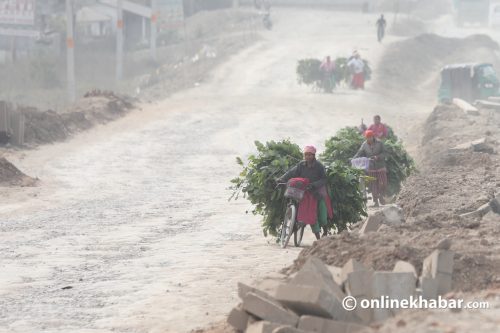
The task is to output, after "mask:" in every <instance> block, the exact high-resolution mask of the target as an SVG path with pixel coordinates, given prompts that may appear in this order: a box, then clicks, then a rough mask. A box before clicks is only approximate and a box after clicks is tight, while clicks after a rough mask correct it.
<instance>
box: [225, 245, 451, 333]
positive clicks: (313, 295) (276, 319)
mask: <svg viewBox="0 0 500 333" xmlns="http://www.w3.org/2000/svg"><path fill="white" fill-rule="evenodd" d="M449 245H450V242H444V243H443V244H441V246H440V248H438V249H436V250H435V251H434V252H433V253H432V254H431V255H429V256H428V257H427V258H426V259H425V260H424V263H423V268H422V275H421V276H420V277H418V276H417V273H416V270H415V267H413V265H411V264H410V263H408V262H404V261H399V262H397V263H396V265H395V267H394V269H393V271H373V270H372V269H371V268H369V267H366V266H365V265H363V264H362V263H360V262H358V261H356V260H354V259H351V260H349V261H348V262H347V263H346V264H345V265H344V266H343V267H335V266H328V265H325V264H324V263H323V262H322V261H321V260H320V259H318V258H315V257H310V258H309V259H308V260H307V261H306V263H305V264H304V265H303V266H302V268H301V269H300V270H299V271H298V272H297V273H295V274H294V275H292V276H290V277H289V279H288V280H286V281H277V280H273V281H267V282H266V284H265V285H263V284H261V285H257V286H248V285H246V284H243V283H239V284H238V295H239V297H240V298H241V303H240V304H239V305H238V306H237V307H235V308H233V309H232V310H231V312H230V314H229V316H228V319H227V321H228V323H229V324H230V325H231V326H232V327H234V329H236V330H237V331H239V332H246V333H284V332H290V333H303V332H317V333H327V332H328V333H351V332H357V331H360V330H362V329H367V330H368V331H369V330H370V328H369V325H370V324H372V323H376V322H381V321H383V320H385V319H387V318H390V317H392V316H394V315H395V314H396V312H397V311H399V310H397V309H389V308H382V309H380V308H379V309H375V308H363V307H360V306H358V307H356V308H355V309H349V310H350V311H348V310H347V309H346V308H345V307H344V305H345V303H343V302H345V299H346V297H349V298H350V299H351V300H356V302H357V304H358V305H359V304H360V303H361V301H363V300H375V299H380V298H382V297H385V298H389V299H391V300H396V299H397V300H409V299H410V298H411V297H414V298H416V297H418V296H422V298H423V299H427V300H431V299H436V298H437V297H438V295H443V294H446V293H448V292H449V291H451V282H452V273H453V256H454V254H453V252H452V251H450V250H449Z"/></svg>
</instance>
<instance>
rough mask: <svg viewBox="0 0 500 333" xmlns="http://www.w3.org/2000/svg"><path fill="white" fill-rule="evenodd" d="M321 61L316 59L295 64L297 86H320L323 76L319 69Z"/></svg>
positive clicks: (303, 60)
mask: <svg viewBox="0 0 500 333" xmlns="http://www.w3.org/2000/svg"><path fill="white" fill-rule="evenodd" d="M320 66H321V60H318V59H302V60H299V62H298V64H297V79H298V82H299V84H305V85H313V84H315V85H318V86H319V85H320V84H321V80H322V79H323V75H322V74H321V70H320V68H319V67H320Z"/></svg>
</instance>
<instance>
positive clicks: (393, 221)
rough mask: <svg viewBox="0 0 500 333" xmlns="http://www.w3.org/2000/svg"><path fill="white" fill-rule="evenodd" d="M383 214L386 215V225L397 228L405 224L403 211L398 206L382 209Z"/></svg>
mask: <svg viewBox="0 0 500 333" xmlns="http://www.w3.org/2000/svg"><path fill="white" fill-rule="evenodd" d="M382 214H384V220H383V221H382V223H384V224H388V225H390V226H396V225H401V224H402V223H404V222H405V218H404V214H403V210H402V209H401V207H399V206H398V205H389V206H385V207H384V208H383V209H382Z"/></svg>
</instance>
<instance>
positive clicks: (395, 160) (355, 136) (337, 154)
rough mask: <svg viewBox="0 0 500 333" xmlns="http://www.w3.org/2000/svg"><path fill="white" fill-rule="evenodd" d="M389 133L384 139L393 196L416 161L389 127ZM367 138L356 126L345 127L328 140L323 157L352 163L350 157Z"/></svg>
mask: <svg viewBox="0 0 500 333" xmlns="http://www.w3.org/2000/svg"><path fill="white" fill-rule="evenodd" d="M388 130H389V131H388V132H389V135H388V137H387V139H386V140H384V145H385V149H386V155H387V156H386V160H385V161H386V168H387V179H388V184H387V185H388V186H387V193H386V194H387V195H389V196H393V195H395V194H397V193H398V192H399V191H400V190H401V184H402V182H403V181H404V180H405V179H406V178H407V177H408V176H409V175H410V174H411V173H412V172H413V171H415V162H414V161H413V159H412V158H411V157H410V155H409V154H408V152H407V151H406V150H405V148H404V147H403V144H402V142H401V140H399V138H398V137H397V136H396V135H395V134H394V132H393V130H392V129H390V128H388ZM364 140H365V138H364V137H363V136H362V135H361V134H360V132H359V131H358V129H357V128H356V127H345V128H342V129H341V130H339V131H338V132H337V133H336V135H335V136H333V137H331V138H330V139H328V140H326V142H325V151H324V152H323V154H321V157H320V158H321V159H322V160H324V161H325V162H333V161H338V162H340V163H343V164H344V165H350V159H351V158H352V157H353V156H354V155H355V154H356V152H357V151H358V149H359V148H360V146H361V144H362V143H363V142H364Z"/></svg>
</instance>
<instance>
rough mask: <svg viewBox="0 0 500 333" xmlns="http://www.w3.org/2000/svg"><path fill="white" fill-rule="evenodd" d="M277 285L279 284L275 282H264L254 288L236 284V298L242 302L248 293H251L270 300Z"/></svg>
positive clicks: (239, 283)
mask: <svg viewBox="0 0 500 333" xmlns="http://www.w3.org/2000/svg"><path fill="white" fill-rule="evenodd" d="M279 284H280V282H279V281H275V280H265V281H262V282H260V283H259V284H257V285H256V286H250V285H248V284H245V283H242V282H238V296H239V297H240V299H242V300H243V299H244V298H245V296H246V295H247V294H248V293H251V292H252V293H255V294H257V295H260V296H262V297H265V298H269V299H272V298H273V295H272V293H273V292H274V290H275V289H276V288H277V286H278V285H279Z"/></svg>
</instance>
